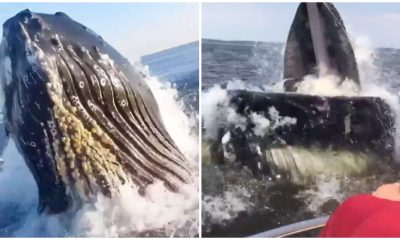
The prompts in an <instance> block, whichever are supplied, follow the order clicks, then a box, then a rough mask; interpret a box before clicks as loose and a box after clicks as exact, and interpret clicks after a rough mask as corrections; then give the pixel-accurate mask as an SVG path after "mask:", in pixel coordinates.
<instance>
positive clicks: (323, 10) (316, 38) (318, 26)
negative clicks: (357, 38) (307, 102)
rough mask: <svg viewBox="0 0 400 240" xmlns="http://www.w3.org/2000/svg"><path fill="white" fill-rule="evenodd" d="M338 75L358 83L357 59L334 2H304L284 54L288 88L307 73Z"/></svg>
mask: <svg viewBox="0 0 400 240" xmlns="http://www.w3.org/2000/svg"><path fill="white" fill-rule="evenodd" d="M309 74H314V75H317V76H321V75H326V74H335V75H337V76H339V77H340V79H341V81H343V80H345V79H346V78H347V79H351V80H353V81H354V82H355V83H357V84H359V75H358V69H357V62H356V59H355V55H354V51H353V48H352V46H351V43H350V40H349V38H348V36H347V33H346V28H345V26H344V24H343V21H342V19H341V17H340V15H339V13H338V11H337V10H336V8H335V7H334V6H333V4H331V3H301V4H300V5H299V7H298V9H297V12H296V15H295V17H294V20H293V23H292V25H291V27H290V31H289V35H288V39H287V42H286V48H285V53H284V73H283V77H284V80H285V84H284V87H285V91H290V92H293V91H296V90H297V89H296V83H298V82H300V81H302V80H303V78H304V76H306V75H309Z"/></svg>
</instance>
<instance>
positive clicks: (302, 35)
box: [206, 3, 394, 178]
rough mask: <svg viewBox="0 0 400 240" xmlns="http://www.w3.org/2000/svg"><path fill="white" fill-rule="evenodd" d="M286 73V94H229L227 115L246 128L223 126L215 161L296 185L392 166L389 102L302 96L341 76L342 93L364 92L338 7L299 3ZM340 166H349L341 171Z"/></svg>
mask: <svg viewBox="0 0 400 240" xmlns="http://www.w3.org/2000/svg"><path fill="white" fill-rule="evenodd" d="M283 67H284V69H283V82H284V91H285V92H283V93H272V92H269V93H268V92H251V91H247V90H236V91H228V97H229V106H228V107H230V108H233V110H234V112H235V114H237V119H240V122H239V124H238V123H237V122H235V121H231V122H229V121H226V122H224V123H222V126H220V128H219V130H218V134H217V135H218V136H217V137H216V138H215V139H212V140H211V141H210V144H209V152H210V158H211V159H214V160H217V161H219V162H231V161H232V159H233V160H234V161H235V162H239V163H241V164H242V165H244V166H247V167H248V168H249V169H250V170H251V172H252V173H253V175H255V176H261V175H269V176H275V175H279V176H281V175H285V176H288V177H289V178H291V177H295V178H297V177H299V176H298V175H302V174H304V175H306V174H308V173H309V172H311V171H314V174H315V173H317V174H318V173H324V171H328V170H332V172H334V174H337V173H339V174H348V173H350V172H349V171H356V172H358V173H360V172H362V171H364V170H365V169H367V168H368V164H366V163H365V162H369V163H370V162H374V160H376V161H375V162H383V161H392V158H393V152H394V137H393V131H394V115H393V113H392V111H391V108H390V106H389V105H388V104H387V103H386V102H385V101H384V100H383V99H381V98H377V97H360V96H354V97H353V96H352V97H346V96H333V97H328V96H317V95H308V94H304V93H301V94H300V93H296V91H297V87H298V84H300V83H302V81H303V80H304V79H305V77H306V76H307V75H314V76H316V77H320V79H318V80H319V81H324V78H323V77H324V76H330V75H334V76H335V77H336V78H337V79H338V82H337V84H338V85H340V84H342V82H344V81H352V82H353V83H354V84H355V85H358V86H359V87H360V88H361V86H360V80H359V73H358V69H357V63H356V59H355V54H354V51H353V49H352V46H351V43H350V40H349V38H348V36H347V33H346V29H345V27H344V24H343V21H342V19H341V17H340V15H339V13H338V11H337V10H336V8H335V7H334V6H333V4H331V3H300V5H299V7H298V9H297V12H296V15H295V17H294V19H293V23H292V25H291V28H290V31H289V34H288V38H287V42H286V45H285V51H284V66H283ZM230 114H231V113H230ZM231 115H232V114H231ZM254 116H255V117H259V116H261V117H263V118H264V122H263V124H266V123H268V124H269V127H268V128H264V129H263V131H264V132H260V131H258V132H257V133H256V130H255V129H256V128H257V127H259V126H257V124H258V123H257V122H256V121H255V120H254ZM259 129H260V128H258V130H259ZM206 131H207V130H206ZM320 159H329V160H327V161H324V165H325V167H320V168H319V169H316V170H314V169H313V168H314V167H318V166H321V164H315V163H316V161H314V160H318V161H319V160H320ZM370 160H372V161H370ZM307 161H308V162H309V163H308V164H305V162H307ZM338 161H341V162H342V163H343V165H342V166H338V165H335V162H338ZM319 162H321V161H319ZM313 163H314V164H313ZM346 164H347V165H346ZM316 165H318V166H316ZM329 166H332V168H331V169H329ZM369 166H370V165H369ZM293 173H295V174H293ZM293 175H297V176H293Z"/></svg>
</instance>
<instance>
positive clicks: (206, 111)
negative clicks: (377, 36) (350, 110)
mask: <svg viewBox="0 0 400 240" xmlns="http://www.w3.org/2000/svg"><path fill="white" fill-rule="evenodd" d="M351 38H352V44H353V49H354V51H355V55H356V59H357V63H358V67H359V72H360V79H361V88H362V90H361V92H359V93H355V92H354V91H353V90H354V89H353V86H351V84H347V85H346V84H345V85H344V86H342V87H341V88H336V87H335V85H334V84H331V83H334V82H332V81H334V80H335V79H329V78H327V79H313V78H308V79H307V81H305V84H302V90H303V92H304V93H309V94H315V95H359V96H378V97H381V98H383V99H384V100H385V101H386V102H387V103H388V104H389V105H390V106H391V108H392V111H393V112H394V113H395V115H396V116H398V115H399V113H400V111H399V90H400V86H399V79H400V58H399V57H400V50H399V49H389V48H374V46H371V45H370V44H369V41H365V38H364V37H357V36H353V37H352V36H351ZM202 51H203V52H202V103H201V104H202V136H203V139H202V143H203V150H202V235H203V236H205V237H211V236H213V237H221V236H225V237H228V236H230V237H234V236H236V237H240V236H250V235H252V234H256V233H259V232H263V231H266V230H269V229H273V228H275V227H278V226H282V225H286V224H289V223H293V222H297V221H301V220H306V219H311V218H314V217H319V216H324V215H328V214H330V213H331V212H332V211H333V210H334V209H335V207H336V206H337V205H338V204H339V203H340V202H342V201H343V200H344V199H346V198H347V197H348V196H351V195H353V194H356V193H368V192H372V191H373V190H375V189H376V187H377V186H379V185H380V184H382V183H387V182H394V181H397V180H398V179H399V177H400V175H399V168H398V164H397V163H390V164H386V163H383V162H382V163H377V164H378V165H380V166H379V170H376V171H375V172H370V171H367V170H365V171H364V170H362V171H364V172H362V171H361V172H362V173H361V174H358V175H354V174H352V172H354V171H357V170H361V169H363V168H364V165H363V164H367V163H364V162H362V161H361V162H354V163H351V164H350V163H349V162H347V163H346V161H344V160H343V161H342V162H340V161H338V162H333V161H332V160H333V159H329V157H328V158H327V157H326V155H321V157H320V158H307V157H304V158H302V159H299V160H300V162H298V163H297V164H298V166H300V167H301V168H302V169H303V170H304V169H305V170H309V171H308V172H307V171H304V172H307V174H310V176H311V178H307V179H308V180H307V181H302V180H293V179H292V180H290V181H287V180H285V179H284V178H282V176H280V175H279V174H277V175H275V176H272V177H271V176H262V177H258V178H256V177H254V176H253V175H252V173H251V172H250V171H249V170H248V169H247V168H245V167H243V166H241V165H240V164H235V163H224V164H221V163H220V162H218V161H217V160H216V159H211V157H210V155H209V154H208V149H207V144H208V143H207V138H212V137H213V134H215V132H216V131H217V129H218V126H216V125H218V122H219V121H234V122H235V124H237V126H240V124H242V119H241V118H240V117H239V116H237V115H235V114H234V112H232V111H230V109H229V108H228V109H225V111H226V112H225V113H226V114H227V116H226V117H221V115H222V114H223V113H222V112H217V110H216V109H221V106H226V103H227V91H226V90H227V89H228V90H235V89H243V90H249V91H259V92H282V91H283V90H282V71H283V51H284V44H283V43H269V42H251V41H219V40H211V39H203V41H202ZM327 86H331V87H327ZM222 109H224V108H222ZM218 111H220V110H218ZM254 117H258V116H254ZM255 119H256V118H255ZM282 119H284V116H282ZM262 120H263V119H259V120H258V124H259V125H258V127H259V128H260V130H262V129H263V126H264V125H265V126H267V125H268V124H269V123H266V122H265V121H264V122H263V121H262ZM395 120H396V123H395V126H396V128H399V126H400V125H399V119H398V117H396V119H395ZM256 126H257V125H256ZM396 134H398V133H396ZM229 137H230V136H228V135H225V136H224V138H223V139H222V141H223V142H224V141H227V140H229ZM396 139H400V138H398V136H396ZM399 149H400V148H399V141H396V154H398V152H399ZM329 160H331V161H329ZM395 160H396V161H399V160H400V158H399V157H398V156H397V155H396V157H395ZM284 164H287V166H288V164H289V163H284ZM346 164H347V165H346ZM349 165H350V166H352V168H353V169H345V168H344V166H349ZM340 169H342V170H340ZM366 169H367V168H366ZM322 170H323V171H322ZM345 170H346V171H345ZM347 170H349V171H347ZM295 171H297V172H295ZM333 171H336V173H335V174H331V173H332V172H333ZM338 171H339V174H337V172H338ZM293 172H295V173H296V174H300V175H301V174H304V173H303V172H300V171H298V170H296V169H293Z"/></svg>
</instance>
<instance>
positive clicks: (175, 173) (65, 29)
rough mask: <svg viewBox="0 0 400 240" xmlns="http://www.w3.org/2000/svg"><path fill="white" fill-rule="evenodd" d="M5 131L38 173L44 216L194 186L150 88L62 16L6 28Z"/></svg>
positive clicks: (23, 16) (29, 16)
mask: <svg viewBox="0 0 400 240" xmlns="http://www.w3.org/2000/svg"><path fill="white" fill-rule="evenodd" d="M0 61H1V64H0V65H1V68H2V71H0V72H1V73H2V76H1V79H2V88H3V91H4V96H5V109H4V114H5V123H6V127H7V129H8V131H9V132H10V135H11V136H12V138H13V139H14V141H15V142H16V144H17V146H18V149H19V150H20V152H21V153H22V154H23V156H24V159H25V161H26V163H27V165H28V166H29V168H30V170H31V172H32V173H33V175H34V177H35V180H36V182H37V185H38V189H39V202H40V205H39V210H40V211H46V212H50V213H58V212H62V211H65V210H66V209H67V208H68V207H69V206H71V205H79V204H80V203H81V202H86V201H90V200H91V199H92V197H93V196H94V195H95V194H97V193H102V194H104V195H106V196H112V195H113V194H114V189H116V188H115V186H116V185H118V184H125V183H132V184H135V185H136V186H138V187H139V190H140V191H144V189H145V187H146V186H147V185H149V184H151V183H154V182H155V181H158V180H159V181H162V182H164V183H165V185H166V186H167V187H168V188H169V189H171V190H173V191H176V190H178V189H179V187H180V185H182V184H183V183H186V182H189V181H190V180H189V179H190V172H189V170H188V166H187V163H186V160H185V158H184V156H183V155H182V154H181V152H180V151H179V149H178V148H177V147H176V145H175V143H174V142H173V140H172V139H171V137H170V136H169V134H168V133H167V131H166V129H165V127H164V124H163V122H162V119H161V117H160V114H159V110H158V106H157V103H156V101H155V99H154V97H153V95H152V93H151V91H150V89H149V88H148V86H147V85H146V83H145V82H144V80H143V77H142V76H141V75H140V74H138V73H137V72H136V71H135V70H134V69H133V68H132V66H131V65H130V63H129V62H128V61H127V60H126V59H125V58H124V57H123V56H121V55H120V54H119V53H118V52H117V51H116V50H115V49H113V48H112V47H111V46H109V45H108V44H107V43H106V42H105V41H104V40H103V39H102V38H101V37H100V36H98V35H97V34H95V33H94V32H92V31H91V30H89V29H88V28H86V27H85V26H83V25H81V24H79V23H77V22H75V21H73V20H72V19H70V18H69V17H68V16H66V15H65V14H63V13H56V14H55V15H47V14H36V13H32V12H30V11H29V10H25V11H23V12H21V13H19V14H17V15H16V16H15V17H13V18H11V19H9V20H8V21H7V22H6V23H5V24H4V31H3V41H2V46H1V60H0Z"/></svg>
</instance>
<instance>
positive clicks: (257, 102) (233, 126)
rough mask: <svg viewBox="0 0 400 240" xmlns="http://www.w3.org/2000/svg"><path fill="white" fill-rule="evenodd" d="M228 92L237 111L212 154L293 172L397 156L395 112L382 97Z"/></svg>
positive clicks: (363, 166) (358, 167)
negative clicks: (395, 150)
mask: <svg viewBox="0 0 400 240" xmlns="http://www.w3.org/2000/svg"><path fill="white" fill-rule="evenodd" d="M228 93H229V94H228V97H229V99H230V100H229V102H230V104H229V105H228V106H227V107H228V108H229V110H233V111H234V112H235V114H236V115H235V117H234V118H231V119H230V120H227V121H224V123H223V124H222V125H221V127H220V129H219V130H218V136H216V137H214V138H213V139H211V141H210V143H211V144H210V147H209V151H210V155H209V158H211V159H214V160H217V161H220V162H232V161H233V162H237V163H241V164H242V165H243V166H247V167H248V168H249V169H250V170H251V171H252V173H253V175H255V176H261V175H269V176H273V175H274V174H277V173H279V174H282V173H288V174H289V175H290V176H291V177H294V178H296V177H298V176H295V175H296V174H294V173H298V175H300V176H301V177H305V178H307V176H308V175H310V174H311V175H312V174H318V173H329V174H337V173H339V172H342V174H344V173H346V172H347V173H350V172H352V173H355V174H356V173H357V174H358V173H361V172H365V171H364V170H368V169H370V168H371V167H373V166H376V164H377V163H378V164H381V163H393V162H394V161H393V156H394V130H395V129H394V115H393V113H392V111H391V108H390V107H389V105H388V104H386V103H385V102H384V101H383V100H382V99H380V98H374V97H322V96H311V95H302V94H282V93H260V92H249V91H243V90H238V91H229V92H228ZM220 111H221V112H224V110H220ZM234 119H238V120H237V121H234ZM317 159H318V161H317ZM313 161H315V162H314V165H312V164H311V162H313ZM318 166H320V168H318ZM329 166H331V167H329ZM325 167H326V168H325ZM343 169H346V170H348V171H342V170H343Z"/></svg>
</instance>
